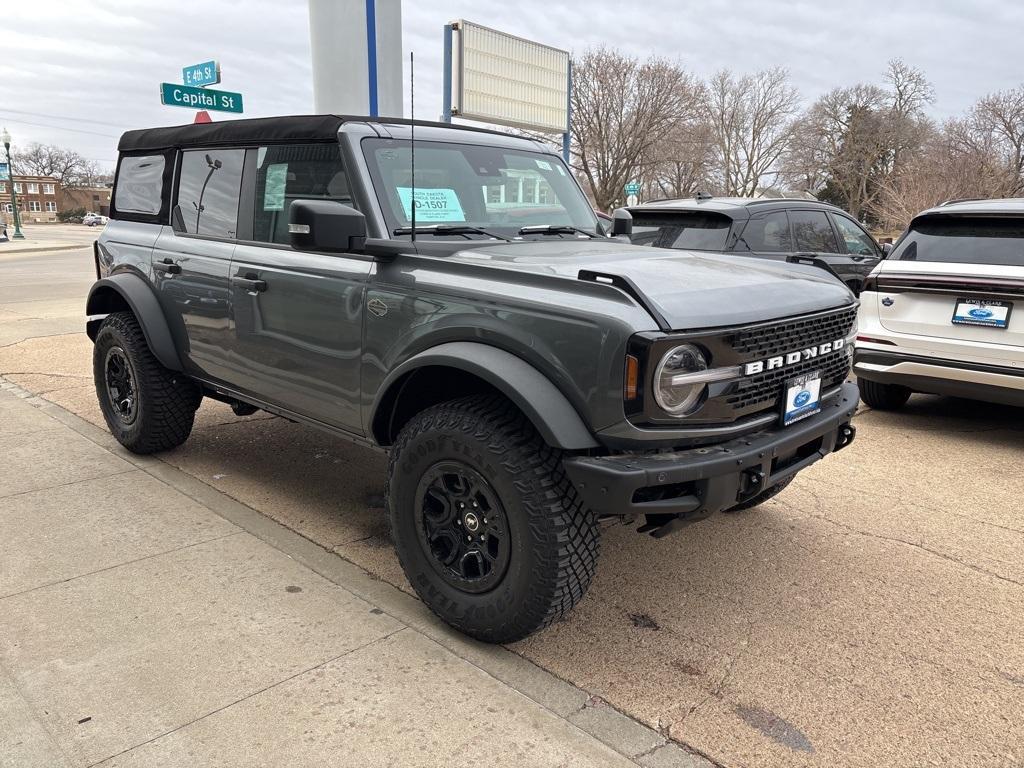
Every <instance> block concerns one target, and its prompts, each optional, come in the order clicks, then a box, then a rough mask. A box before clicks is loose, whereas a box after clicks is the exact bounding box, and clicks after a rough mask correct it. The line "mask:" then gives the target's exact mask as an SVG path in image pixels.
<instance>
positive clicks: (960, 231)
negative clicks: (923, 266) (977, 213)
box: [889, 218, 1024, 267]
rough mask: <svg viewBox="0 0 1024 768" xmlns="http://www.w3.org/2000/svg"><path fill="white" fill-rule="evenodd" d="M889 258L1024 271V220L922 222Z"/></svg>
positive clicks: (953, 219)
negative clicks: (1020, 269) (1017, 268)
mask: <svg viewBox="0 0 1024 768" xmlns="http://www.w3.org/2000/svg"><path fill="white" fill-rule="evenodd" d="M889 258H890V259H895V260H898V261H938V262H947V263H953V264H998V265H1001V266H1007V267H1024V219H994V218H948V219H943V218H936V219H934V220H932V221H928V220H925V221H922V222H919V223H917V224H915V225H914V227H913V229H911V230H910V232H909V233H908V234H907V236H906V237H905V238H904V239H903V241H902V242H901V243H900V244H899V246H898V247H897V248H896V249H895V250H894V251H893V252H892V254H891V255H890V256H889Z"/></svg>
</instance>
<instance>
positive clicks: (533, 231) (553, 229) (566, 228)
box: [518, 224, 600, 237]
mask: <svg viewBox="0 0 1024 768" xmlns="http://www.w3.org/2000/svg"><path fill="white" fill-rule="evenodd" d="M574 233H578V234H581V235H586V236H587V237H600V235H598V234H597V233H595V232H588V231H587V230H585V229H580V228H579V227H574V226H572V225H571V224H538V225H537V226H532V227H523V228H522V229H520V230H519V232H518V234H520V235H571V234H574Z"/></svg>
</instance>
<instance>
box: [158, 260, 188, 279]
mask: <svg viewBox="0 0 1024 768" xmlns="http://www.w3.org/2000/svg"><path fill="white" fill-rule="evenodd" d="M153 269H155V270H156V271H157V272H166V273H167V274H168V275H180V274H181V265H180V264H175V263H174V259H164V260H163V261H158V262H156V263H155V264H154V265H153Z"/></svg>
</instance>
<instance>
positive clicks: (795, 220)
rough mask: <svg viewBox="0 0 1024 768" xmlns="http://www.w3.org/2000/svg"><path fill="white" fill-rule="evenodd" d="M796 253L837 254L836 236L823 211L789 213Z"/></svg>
mask: <svg viewBox="0 0 1024 768" xmlns="http://www.w3.org/2000/svg"><path fill="white" fill-rule="evenodd" d="M789 220H790V222H791V223H792V225H793V237H794V238H795V239H796V249H797V250H798V251H815V252H817V253H839V246H838V245H837V244H836V236H835V233H834V232H833V231H832V225H831V224H829V223H828V216H827V215H826V214H825V212H824V211H790V212H789Z"/></svg>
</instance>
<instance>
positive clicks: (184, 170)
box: [178, 149, 245, 238]
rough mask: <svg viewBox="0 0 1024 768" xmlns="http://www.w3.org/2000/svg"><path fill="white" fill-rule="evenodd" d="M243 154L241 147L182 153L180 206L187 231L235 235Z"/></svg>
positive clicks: (222, 235)
mask: <svg viewBox="0 0 1024 768" xmlns="http://www.w3.org/2000/svg"><path fill="white" fill-rule="evenodd" d="M244 158H245V150H242V149H197V150H190V151H188V152H184V153H182V156H181V175H180V177H179V179H178V209H179V213H180V216H181V219H180V221H181V223H182V224H183V225H184V227H185V230H184V231H185V232H189V233H191V234H193V235H207V236H209V237H227V238H233V237H235V235H236V228H237V227H238V193H239V189H240V188H241V185H242V164H243V160H244Z"/></svg>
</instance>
